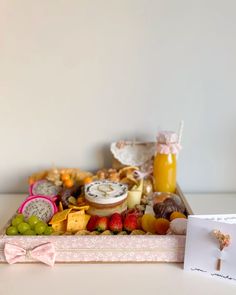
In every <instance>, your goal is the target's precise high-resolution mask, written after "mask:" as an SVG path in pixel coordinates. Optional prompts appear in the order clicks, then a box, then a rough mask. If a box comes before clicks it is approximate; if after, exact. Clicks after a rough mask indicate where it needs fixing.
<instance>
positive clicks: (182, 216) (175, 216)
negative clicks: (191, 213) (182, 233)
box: [170, 211, 187, 221]
mask: <svg viewBox="0 0 236 295" xmlns="http://www.w3.org/2000/svg"><path fill="white" fill-rule="evenodd" d="M176 218H187V217H186V215H184V214H183V213H181V212H178V211H174V212H172V213H171V215H170V221H172V220H174V219H176Z"/></svg>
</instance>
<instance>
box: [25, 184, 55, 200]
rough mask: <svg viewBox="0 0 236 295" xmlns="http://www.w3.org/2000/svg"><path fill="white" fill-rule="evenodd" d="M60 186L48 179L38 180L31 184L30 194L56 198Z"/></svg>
mask: <svg viewBox="0 0 236 295" xmlns="http://www.w3.org/2000/svg"><path fill="white" fill-rule="evenodd" d="M59 192H60V188H59V187H58V186H56V185H55V184H54V183H52V182H51V181H48V180H45V179H43V180H38V181H36V182H35V183H34V184H32V185H31V186H30V195H32V196H45V197H50V198H51V199H53V200H55V199H56V197H57V195H58V193H59Z"/></svg>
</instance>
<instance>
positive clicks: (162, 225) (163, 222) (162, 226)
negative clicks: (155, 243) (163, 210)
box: [154, 218, 170, 235]
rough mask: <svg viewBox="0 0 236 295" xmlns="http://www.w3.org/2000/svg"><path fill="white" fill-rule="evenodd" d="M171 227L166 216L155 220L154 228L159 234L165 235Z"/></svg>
mask: <svg viewBox="0 0 236 295" xmlns="http://www.w3.org/2000/svg"><path fill="white" fill-rule="evenodd" d="M169 227H170V222H169V220H168V219H165V218H157V219H156V220H155V222H154V228H155V231H156V233H157V234H159V235H165V234H166V233H167V231H168V229H169Z"/></svg>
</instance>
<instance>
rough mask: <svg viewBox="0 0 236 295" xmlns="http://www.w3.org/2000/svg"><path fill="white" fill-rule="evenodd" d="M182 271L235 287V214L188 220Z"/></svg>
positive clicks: (193, 217) (194, 216)
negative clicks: (221, 280) (231, 283)
mask: <svg viewBox="0 0 236 295" xmlns="http://www.w3.org/2000/svg"><path fill="white" fill-rule="evenodd" d="M184 270H187V271H192V272H196V273H201V274H205V275H208V276H211V277H217V278H221V279H225V280H228V281H232V282H235V283H236V214H231V215H228V214H227V215H191V216H189V217H188V228H187V235H186V246H185V259H184Z"/></svg>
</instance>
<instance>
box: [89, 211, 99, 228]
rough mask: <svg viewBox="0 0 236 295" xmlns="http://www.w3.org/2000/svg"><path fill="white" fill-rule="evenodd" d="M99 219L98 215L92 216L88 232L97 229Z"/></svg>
mask: <svg viewBox="0 0 236 295" xmlns="http://www.w3.org/2000/svg"><path fill="white" fill-rule="evenodd" d="M98 218H99V217H98V216H97V215H94V216H91V218H90V219H89V222H88V224H87V230H88V231H94V230H95V229H96V226H97V220H98Z"/></svg>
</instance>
